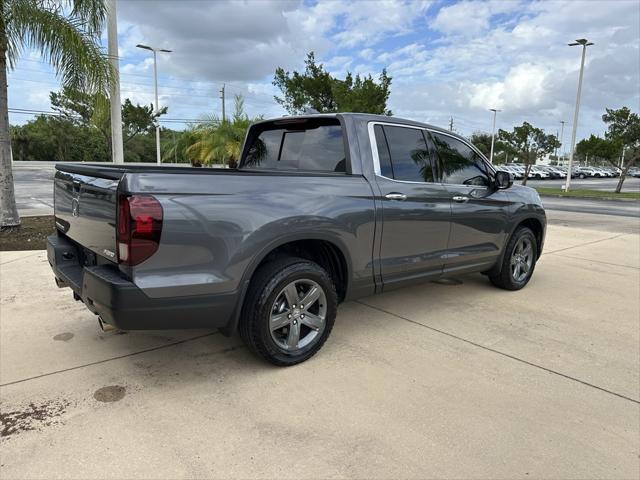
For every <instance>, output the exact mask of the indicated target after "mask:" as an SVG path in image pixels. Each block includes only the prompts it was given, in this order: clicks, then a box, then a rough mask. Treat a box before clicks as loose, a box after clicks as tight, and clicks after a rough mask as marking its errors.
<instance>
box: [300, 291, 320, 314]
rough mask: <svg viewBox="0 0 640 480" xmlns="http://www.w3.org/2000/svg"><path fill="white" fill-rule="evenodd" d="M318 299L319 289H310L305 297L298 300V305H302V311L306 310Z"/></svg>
mask: <svg viewBox="0 0 640 480" xmlns="http://www.w3.org/2000/svg"><path fill="white" fill-rule="evenodd" d="M318 298H320V289H319V288H318V287H315V286H313V287H311V288H310V289H309V291H308V292H307V293H306V295H305V296H304V297H303V298H302V299H300V304H301V305H304V309H305V310H308V309H309V307H310V306H312V305H313V304H314V303H316V301H317V300H318Z"/></svg>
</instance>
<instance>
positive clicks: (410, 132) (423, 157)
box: [376, 125, 434, 182]
mask: <svg viewBox="0 0 640 480" xmlns="http://www.w3.org/2000/svg"><path fill="white" fill-rule="evenodd" d="M384 134H385V137H386V139H387V144H388V146H389V153H390V156H391V165H392V170H393V178H394V179H396V180H405V181H411V182H433V181H434V175H433V165H432V163H431V158H430V155H429V150H428V149H427V143H426V142H425V139H424V135H423V133H422V130H419V129H416V128H405V127H391V126H388V125H385V126H384ZM376 137H377V135H376Z"/></svg>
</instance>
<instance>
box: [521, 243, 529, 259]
mask: <svg viewBox="0 0 640 480" xmlns="http://www.w3.org/2000/svg"><path fill="white" fill-rule="evenodd" d="M522 255H524V256H525V257H528V256H529V255H531V245H530V244H529V245H527V247H526V248H525V249H524V250H522Z"/></svg>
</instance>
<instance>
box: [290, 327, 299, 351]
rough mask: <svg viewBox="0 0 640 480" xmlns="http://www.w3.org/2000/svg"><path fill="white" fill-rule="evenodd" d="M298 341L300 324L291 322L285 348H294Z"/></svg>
mask: <svg viewBox="0 0 640 480" xmlns="http://www.w3.org/2000/svg"><path fill="white" fill-rule="evenodd" d="M299 341H300V323H299V322H291V326H290V327H289V335H288V336H287V347H289V348H296V347H297V346H298V342H299Z"/></svg>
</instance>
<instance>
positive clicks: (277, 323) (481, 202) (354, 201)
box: [47, 114, 546, 365]
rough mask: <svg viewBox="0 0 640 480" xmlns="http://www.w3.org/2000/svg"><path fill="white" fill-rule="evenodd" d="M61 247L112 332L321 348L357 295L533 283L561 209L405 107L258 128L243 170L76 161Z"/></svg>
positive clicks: (310, 350) (66, 183)
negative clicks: (192, 332)
mask: <svg viewBox="0 0 640 480" xmlns="http://www.w3.org/2000/svg"><path fill="white" fill-rule="evenodd" d="M54 183H55V185H54V198H55V224H56V232H55V234H53V235H51V236H50V237H49V238H48V246H47V254H48V259H49V262H50V264H51V266H52V268H53V271H54V272H55V276H56V283H57V284H58V286H60V287H71V289H72V290H73V295H74V297H75V299H76V300H81V301H82V302H84V304H85V305H86V306H87V308H88V309H89V310H91V311H92V312H93V313H95V314H97V315H98V316H99V317H98V320H99V323H100V324H101V325H104V324H107V325H110V326H113V327H116V328H119V329H123V330H139V329H168V328H179V329H183V328H218V329H221V330H222V332H223V333H225V334H232V333H234V332H235V331H239V333H240V335H241V336H242V338H243V339H244V341H245V342H246V344H247V345H248V347H249V348H250V349H251V350H252V351H253V352H255V353H257V354H259V355H261V356H263V357H264V358H266V359H267V360H269V361H270V362H272V363H274V364H276V365H293V364H295V363H298V362H301V361H304V360H306V359H307V358H309V357H311V356H312V355H313V354H315V353H316V352H317V351H318V350H319V349H320V347H321V346H322V344H323V343H324V342H325V340H326V339H327V337H328V336H329V334H330V332H331V329H332V327H333V324H334V321H335V317H336V312H337V307H338V304H339V303H340V302H343V301H345V300H352V299H356V298H359V297H364V296H367V295H372V294H375V293H380V292H384V291H388V290H390V289H394V288H399V287H402V286H405V285H411V284H415V283H417V282H422V281H425V280H434V279H438V278H442V277H447V276H452V275H460V274H464V273H469V272H482V273H484V274H486V275H487V276H488V278H489V280H490V281H491V282H492V283H493V284H494V285H496V286H498V287H501V288H504V289H507V290H518V289H520V288H522V287H524V286H525V285H526V284H527V282H528V281H529V279H530V278H531V275H532V274H533V270H534V267H535V264H536V261H537V260H538V258H539V256H540V254H541V251H542V246H543V242H544V237H545V229H546V217H545V212H544V209H543V207H542V204H541V201H540V198H539V196H538V195H537V193H536V192H535V190H532V189H530V188H526V187H521V186H513V185H512V184H513V182H512V179H511V177H510V175H509V174H508V173H507V172H499V171H498V172H497V171H495V170H494V169H493V167H492V166H491V165H490V164H489V163H488V162H487V161H486V159H485V158H484V156H483V155H482V154H481V153H480V152H479V151H478V150H477V149H476V148H475V147H474V146H473V145H471V144H470V143H469V142H468V141H466V140H465V139H464V138H461V137H460V136H458V135H455V134H452V133H451V132H448V131H446V130H442V129H439V128H436V127H432V126H430V125H425V124H422V123H418V122H413V121H409V120H402V119H398V118H394V117H386V116H377V115H366V114H332V115H309V116H300V117H285V118H280V119H275V120H267V121H263V122H259V123H256V124H254V125H252V126H251V127H250V129H249V131H248V133H247V137H246V140H245V143H244V147H243V151H242V157H241V160H240V162H239V167H238V168H237V169H222V168H220V169H215V168H192V167H172V166H162V167H157V166H128V165H104V164H58V165H56V174H55V180H54Z"/></svg>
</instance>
